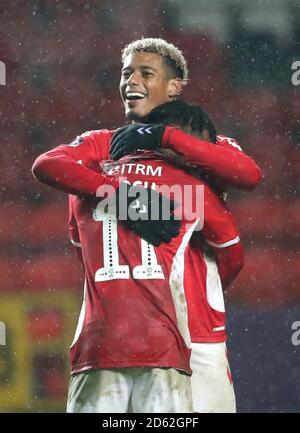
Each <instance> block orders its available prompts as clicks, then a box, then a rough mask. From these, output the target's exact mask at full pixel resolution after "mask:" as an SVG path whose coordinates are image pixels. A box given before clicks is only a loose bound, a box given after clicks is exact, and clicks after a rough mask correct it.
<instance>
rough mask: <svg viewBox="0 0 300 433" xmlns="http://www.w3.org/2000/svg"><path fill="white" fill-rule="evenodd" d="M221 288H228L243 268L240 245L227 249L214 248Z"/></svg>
mask: <svg viewBox="0 0 300 433" xmlns="http://www.w3.org/2000/svg"><path fill="white" fill-rule="evenodd" d="M213 250H214V253H215V254H216V259H217V263H218V271H219V275H220V278H221V282H222V287H223V288H224V289H225V288H226V287H228V286H229V285H230V284H231V283H232V282H233V281H234V280H235V278H236V277H237V276H238V274H239V272H240V271H241V269H242V268H243V266H244V252H243V247H242V245H241V243H240V242H239V243H237V244H235V245H232V246H230V247H227V248H214V249H213Z"/></svg>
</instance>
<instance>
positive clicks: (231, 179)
mask: <svg viewBox="0 0 300 433" xmlns="http://www.w3.org/2000/svg"><path fill="white" fill-rule="evenodd" d="M162 146H163V147H167V148H170V149H172V150H174V151H175V152H176V153H179V154H181V155H184V156H185V158H187V159H188V160H189V161H190V162H192V163H193V164H196V165H197V166H198V167H199V168H201V169H203V170H205V172H206V173H207V174H209V175H211V176H213V177H216V178H218V179H220V180H222V181H224V182H225V183H227V184H228V185H229V186H231V187H234V188H239V189H244V190H252V189H253V188H255V187H256V186H257V184H258V183H259V181H260V179H261V171H260V169H259V167H258V166H257V164H256V163H255V161H254V160H253V159H252V158H250V157H249V156H247V155H245V154H244V153H243V152H241V151H240V150H239V149H238V148H237V147H234V146H230V145H229V143H228V145H226V140H225V143H224V142H223V143H222V144H219V143H217V144H213V143H209V142H207V141H203V140H200V139H199V138H196V137H193V136H192V135H189V134H186V133H185V132H183V131H181V130H180V129H178V128H174V127H171V126H167V127H166V129H165V132H164V135H163V142H162Z"/></svg>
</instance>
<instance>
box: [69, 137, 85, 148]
mask: <svg viewBox="0 0 300 433" xmlns="http://www.w3.org/2000/svg"><path fill="white" fill-rule="evenodd" d="M83 142H84V139H83V138H82V137H76V139H75V140H74V141H72V143H70V144H69V145H68V146H72V147H77V146H79V145H80V144H82V143H83Z"/></svg>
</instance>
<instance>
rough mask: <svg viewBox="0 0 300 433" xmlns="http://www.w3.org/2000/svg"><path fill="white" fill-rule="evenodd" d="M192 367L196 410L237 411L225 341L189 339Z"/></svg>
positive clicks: (204, 411) (211, 411)
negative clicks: (195, 341) (192, 340)
mask: <svg viewBox="0 0 300 433" xmlns="http://www.w3.org/2000/svg"><path fill="white" fill-rule="evenodd" d="M191 368H192V370H193V374H192V377H191V383H192V395H193V406H194V411H195V412H200V413H222V412H226V413H234V412H236V403H235V394H234V389H233V384H232V379H231V372H230V368H229V364H228V358H227V349H226V343H225V342H224V343H192V356H191Z"/></svg>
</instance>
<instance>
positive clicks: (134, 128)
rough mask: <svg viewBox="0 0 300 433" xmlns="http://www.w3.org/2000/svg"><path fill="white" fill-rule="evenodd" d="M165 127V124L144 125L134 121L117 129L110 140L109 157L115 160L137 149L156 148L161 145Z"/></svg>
mask: <svg viewBox="0 0 300 433" xmlns="http://www.w3.org/2000/svg"><path fill="white" fill-rule="evenodd" d="M165 128H166V126H165V125H144V124H141V123H135V124H133V125H129V126H124V127H123V128H120V129H118V130H117V132H116V133H115V134H114V135H113V138H112V141H111V146H110V157H111V159H114V160H117V159H119V158H121V157H122V156H124V155H128V154H130V153H132V152H134V151H135V150H138V149H140V150H156V149H158V148H159V147H160V145H161V142H162V137H163V134H164V132H165Z"/></svg>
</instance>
